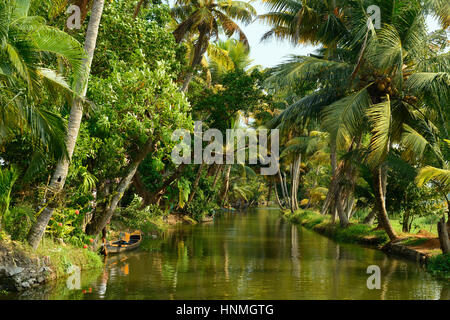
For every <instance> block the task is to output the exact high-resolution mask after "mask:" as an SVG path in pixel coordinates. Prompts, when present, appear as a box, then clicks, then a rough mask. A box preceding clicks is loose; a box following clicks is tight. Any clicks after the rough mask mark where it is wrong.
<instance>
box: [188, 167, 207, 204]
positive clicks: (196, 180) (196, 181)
mask: <svg viewBox="0 0 450 320" xmlns="http://www.w3.org/2000/svg"><path fill="white" fill-rule="evenodd" d="M204 166H205V163H204V162H202V163H201V164H200V167H199V168H198V171H197V176H196V177H195V181H194V184H193V186H192V191H191V194H190V195H189V199H188V201H187V203H186V206H187V205H188V204H189V203H190V202H191V201H192V199H194V196H195V192H196V191H197V187H198V183H199V181H200V177H201V176H202V171H203V167H204Z"/></svg>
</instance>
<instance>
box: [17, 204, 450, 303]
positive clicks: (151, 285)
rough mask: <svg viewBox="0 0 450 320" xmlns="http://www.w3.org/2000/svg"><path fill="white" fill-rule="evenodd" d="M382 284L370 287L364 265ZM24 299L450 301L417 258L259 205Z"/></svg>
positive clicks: (448, 290) (151, 243) (443, 285)
mask: <svg viewBox="0 0 450 320" xmlns="http://www.w3.org/2000/svg"><path fill="white" fill-rule="evenodd" d="M370 265H377V266H379V267H380V269H381V288H380V289H373V290H369V289H368V288H367V278H368V277H369V276H370V275H369V274H367V267H368V266H370ZM71 283H72V284H70V283H68V281H67V280H61V281H58V282H56V283H54V284H52V285H48V286H46V287H45V288H40V289H39V290H34V291H33V292H28V293H22V294H20V295H14V296H9V298H16V299H17V298H19V299H20V298H22V299H450V284H449V283H448V282H447V281H444V280H437V279H435V278H433V277H432V276H431V275H430V274H428V273H427V272H425V270H424V269H423V268H421V267H420V266H419V265H418V264H416V263H412V262H409V261H404V260H401V259H396V258H392V257H388V256H386V255H385V254H383V253H382V252H380V251H377V250H373V249H369V248H363V247H360V246H358V245H349V244H339V243H336V242H334V241H333V240H330V239H328V238H326V237H323V236H321V235H318V234H316V233H314V232H312V231H309V230H306V229H304V228H302V227H297V226H293V225H291V224H289V223H287V222H285V221H284V220H282V219H281V218H280V215H279V210H276V209H268V208H258V209H252V210H249V211H248V212H239V213H227V214H224V215H221V216H220V217H217V218H216V220H215V222H214V223H210V224H200V225H194V226H186V225H183V226H179V227H176V228H174V229H173V230H171V231H169V232H168V233H167V234H166V235H165V236H164V238H163V239H156V240H155V239H151V240H146V242H145V243H144V244H143V248H140V249H138V250H137V251H134V252H131V253H129V254H123V255H119V256H111V257H109V258H108V260H107V261H106V267H105V269H104V270H103V271H102V272H99V273H95V274H93V273H92V272H90V273H89V272H86V273H82V274H81V283H80V286H79V289H70V288H68V287H71V286H72V287H73V284H75V287H76V286H77V285H76V281H72V282H71Z"/></svg>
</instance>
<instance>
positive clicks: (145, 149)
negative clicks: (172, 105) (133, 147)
mask: <svg viewBox="0 0 450 320" xmlns="http://www.w3.org/2000/svg"><path fill="white" fill-rule="evenodd" d="M152 150H153V140H152V139H151V138H148V139H147V142H146V143H145V145H144V146H142V148H140V150H139V151H138V153H137V154H136V156H135V157H134V158H133V159H132V161H131V162H130V163H129V164H128V167H127V169H126V171H125V172H126V174H125V176H124V177H122V179H121V180H120V183H119V185H118V186H117V189H116V190H115V191H114V195H113V197H112V198H111V201H110V202H109V203H108V204H107V205H106V206H105V207H104V210H102V211H101V212H96V214H94V217H93V218H92V220H91V221H90V222H89V223H88V225H87V226H86V234H88V235H97V234H99V233H100V232H101V231H102V229H103V228H104V227H106V224H107V223H108V221H109V220H110V219H111V217H112V215H113V214H114V211H115V210H116V208H117V205H118V204H119V201H120V200H121V199H122V197H123V194H124V193H125V191H127V189H128V187H129V186H130V184H131V181H132V180H133V177H134V175H135V174H136V171H137V169H138V167H139V165H140V164H141V162H142V161H143V160H144V159H145V157H146V156H147V155H148V154H149V153H150V152H151V151H152Z"/></svg>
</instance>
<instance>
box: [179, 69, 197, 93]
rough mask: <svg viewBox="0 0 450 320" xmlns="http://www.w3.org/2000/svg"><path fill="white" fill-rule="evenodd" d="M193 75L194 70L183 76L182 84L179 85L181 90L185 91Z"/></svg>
mask: <svg viewBox="0 0 450 320" xmlns="http://www.w3.org/2000/svg"><path fill="white" fill-rule="evenodd" d="M193 76H194V71H189V72H188V73H187V75H186V77H185V78H184V81H183V85H182V86H181V92H186V91H187V90H188V88H189V83H190V82H191V80H192V78H193Z"/></svg>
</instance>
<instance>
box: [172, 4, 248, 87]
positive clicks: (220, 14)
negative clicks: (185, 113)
mask: <svg viewBox="0 0 450 320" xmlns="http://www.w3.org/2000/svg"><path fill="white" fill-rule="evenodd" d="M255 15H256V11H255V9H254V8H253V7H252V6H251V5H250V4H249V3H247V2H243V1H228V0H206V1H198V0H177V2H176V6H175V7H174V8H172V16H173V17H174V19H175V20H176V21H177V22H178V25H177V27H176V28H175V30H174V31H173V35H174V36H175V40H176V41H177V42H181V41H182V40H183V39H185V38H187V37H189V36H190V35H197V38H196V40H195V42H194V45H193V49H194V50H193V54H192V58H191V60H190V63H189V70H188V72H187V75H186V77H185V80H184V82H183V85H182V88H181V90H182V91H183V92H185V91H187V89H188V86H189V82H190V81H191V79H192V77H193V75H194V69H195V67H197V66H198V65H199V64H200V62H201V60H202V57H203V55H204V54H205V52H206V50H207V48H208V45H209V42H210V40H211V38H213V37H215V38H216V39H218V37H219V31H220V30H223V32H224V33H225V35H226V36H227V37H231V36H233V35H234V34H237V35H238V37H239V41H241V42H242V43H244V44H245V45H246V46H248V40H247V37H246V36H245V34H244V32H243V31H242V29H241V28H240V27H239V26H238V24H237V23H236V22H235V21H234V20H236V21H239V22H242V23H244V24H248V23H250V22H252V20H253V17H254V16H255Z"/></svg>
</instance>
